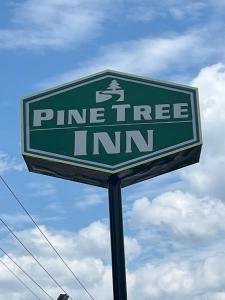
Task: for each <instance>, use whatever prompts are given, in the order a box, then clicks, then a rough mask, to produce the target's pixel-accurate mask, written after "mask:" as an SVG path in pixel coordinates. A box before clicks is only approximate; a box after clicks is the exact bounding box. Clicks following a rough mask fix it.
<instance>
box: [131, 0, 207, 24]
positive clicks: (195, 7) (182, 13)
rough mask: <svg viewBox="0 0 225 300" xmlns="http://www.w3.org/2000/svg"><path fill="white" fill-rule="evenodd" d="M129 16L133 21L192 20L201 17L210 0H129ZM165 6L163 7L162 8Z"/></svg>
mask: <svg viewBox="0 0 225 300" xmlns="http://www.w3.org/2000/svg"><path fill="white" fill-rule="evenodd" d="M129 4H130V5H129V8H128V16H127V17H128V18H129V19H130V20H133V21H142V22H152V21H154V20H155V19H158V20H165V19H175V20H176V21H183V22H184V20H185V22H191V21H193V20H195V19H197V18H198V19H199V18H201V17H202V16H203V15H204V13H205V9H206V8H207V7H210V1H204V2H203V1H193V0H192V1H188V2H187V1H180V0H179V1H177V0H166V1H163V0H162V1H160V2H159V3H158V2H154V3H151V4H150V3H149V1H148V0H141V1H138V3H137V2H136V1H129ZM162 7H163V9H162Z"/></svg>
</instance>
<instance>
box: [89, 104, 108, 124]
mask: <svg viewBox="0 0 225 300" xmlns="http://www.w3.org/2000/svg"><path fill="white" fill-rule="evenodd" d="M104 112H105V109H104V108H91V109H90V123H103V122H104V121H105V118H104Z"/></svg>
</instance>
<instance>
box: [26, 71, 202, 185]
mask: <svg viewBox="0 0 225 300" xmlns="http://www.w3.org/2000/svg"><path fill="white" fill-rule="evenodd" d="M22 114H23V116H22V122H23V130H22V131H23V132H22V133H23V143H22V144H23V155H24V158H25V160H26V162H27V165H28V168H29V169H30V170H31V171H34V172H39V173H45V174H49V175H53V176H57V177H62V178H67V179H71V180H77V181H80V182H86V183H90V184H95V185H99V186H104V187H106V186H107V181H108V178H109V176H110V175H111V174H115V173H116V174H118V176H119V177H120V179H121V183H122V186H126V185H129V184H132V183H135V182H138V181H141V180H144V179H146V178H150V177H153V176H157V175H160V174H162V173H165V172H168V171H170V170H174V169H177V168H180V167H183V166H185V165H188V164H192V163H195V162H197V161H198V160H199V155H200V149H201V144H202V142H201V131H200V120H199V107H198V96H197V89H196V88H193V87H189V86H181V85H177V84H173V83H168V82H161V81H157V80H152V79H148V78H143V77H138V76H134V75H130V74H124V73H120V72H115V71H110V70H106V71H104V72H101V73H98V74H94V75H92V76H89V77H86V78H82V79H80V80H78V81H74V82H71V83H68V84H66V85H63V86H58V87H55V88H53V89H50V90H47V91H44V92H41V93H38V94H35V95H32V96H29V97H25V98H23V99H22Z"/></svg>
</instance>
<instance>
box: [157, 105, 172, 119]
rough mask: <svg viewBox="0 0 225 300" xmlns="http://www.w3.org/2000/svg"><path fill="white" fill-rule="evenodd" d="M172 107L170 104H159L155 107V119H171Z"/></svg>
mask: <svg viewBox="0 0 225 300" xmlns="http://www.w3.org/2000/svg"><path fill="white" fill-rule="evenodd" d="M169 108H170V105H169V104H157V105H156V106H155V119H156V120H157V119H158V120H162V119H170V111H169Z"/></svg>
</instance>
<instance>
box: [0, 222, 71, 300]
mask: <svg viewBox="0 0 225 300" xmlns="http://www.w3.org/2000/svg"><path fill="white" fill-rule="evenodd" d="M0 221H1V222H2V224H3V225H4V226H5V227H6V228H7V230H8V231H9V232H10V233H11V234H12V235H13V236H14V238H15V239H16V240H17V241H18V242H19V243H20V244H21V246H22V247H23V248H24V249H25V250H26V251H27V252H28V253H29V255H30V256H31V257H32V258H33V259H34V260H35V261H36V263H37V264H38V265H39V266H40V267H41V268H42V270H44V271H45V273H46V274H48V276H49V277H50V278H51V279H52V280H53V281H54V283H55V284H56V285H57V286H58V287H59V288H60V289H61V290H62V291H63V292H64V293H65V294H68V293H67V292H66V291H65V290H64V288H63V287H62V286H61V285H60V284H59V283H58V281H57V280H55V278H54V277H53V276H52V275H51V274H50V273H49V272H48V271H47V270H46V268H45V267H44V266H43V265H42V264H41V263H40V262H39V260H38V259H37V258H36V257H35V256H34V255H33V254H32V252H31V251H30V250H29V249H28V248H27V247H26V246H25V245H24V243H23V242H22V241H21V240H20V239H19V238H18V236H17V235H16V234H15V233H14V232H13V230H12V229H11V228H10V227H9V226H8V225H7V224H6V222H5V221H3V219H2V218H1V217H0ZM70 298H71V297H70ZM71 300H73V299H72V298H71Z"/></svg>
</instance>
